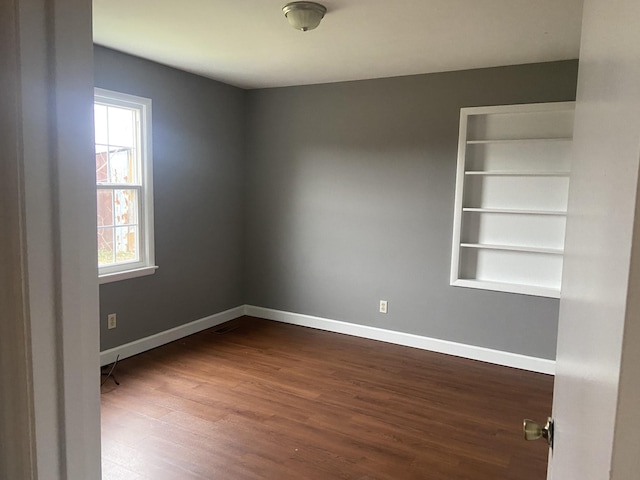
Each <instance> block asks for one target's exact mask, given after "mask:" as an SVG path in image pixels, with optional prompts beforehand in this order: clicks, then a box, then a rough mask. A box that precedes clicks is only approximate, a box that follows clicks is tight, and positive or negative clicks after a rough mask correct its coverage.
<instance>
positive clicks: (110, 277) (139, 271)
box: [98, 265, 158, 285]
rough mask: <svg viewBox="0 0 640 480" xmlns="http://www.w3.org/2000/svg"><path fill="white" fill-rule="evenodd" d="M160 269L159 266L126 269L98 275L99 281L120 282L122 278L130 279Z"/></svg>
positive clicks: (101, 282)
mask: <svg viewBox="0 0 640 480" xmlns="http://www.w3.org/2000/svg"><path fill="white" fill-rule="evenodd" d="M157 269H158V267H157V266H155V265H154V266H153V267H143V268H136V269H135V270H125V271H123V272H115V273H105V274H104V275H100V276H99V277H98V283H99V284H100V285H102V284H103V283H111V282H118V281H120V280H129V279H131V278H137V277H144V276H146V275H153V274H154V273H156V270H157Z"/></svg>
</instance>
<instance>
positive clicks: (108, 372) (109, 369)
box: [100, 355, 120, 386]
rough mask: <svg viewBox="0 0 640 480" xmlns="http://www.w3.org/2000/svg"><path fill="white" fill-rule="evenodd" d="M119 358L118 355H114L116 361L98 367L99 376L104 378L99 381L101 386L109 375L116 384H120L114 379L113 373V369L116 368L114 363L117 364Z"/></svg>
mask: <svg viewBox="0 0 640 480" xmlns="http://www.w3.org/2000/svg"><path fill="white" fill-rule="evenodd" d="M119 359H120V355H118V356H116V361H115V362H113V363H112V364H110V365H105V366H104V367H101V368H100V376H102V377H104V380H102V382H101V383H100V386H103V385H104V384H105V383H106V382H107V380H109V377H111V378H113V381H114V382H115V384H116V385H120V382H119V381H118V380H116V376H115V375H114V374H113V371H114V370H115V369H116V365H118V360H119Z"/></svg>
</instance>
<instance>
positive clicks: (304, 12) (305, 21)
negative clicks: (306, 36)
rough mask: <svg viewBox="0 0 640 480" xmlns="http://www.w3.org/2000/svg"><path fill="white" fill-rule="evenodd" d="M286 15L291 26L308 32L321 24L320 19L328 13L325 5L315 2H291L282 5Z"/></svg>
mask: <svg viewBox="0 0 640 480" xmlns="http://www.w3.org/2000/svg"><path fill="white" fill-rule="evenodd" d="M282 11H283V12H284V16H285V17H287V20H289V23H290V24H291V26H292V27H293V28H295V29H297V30H302V31H303V32H306V31H307V30H313V29H314V28H316V27H317V26H318V25H320V20H322V17H324V14H325V13H327V9H326V7H325V6H324V5H320V4H319V3H315V2H291V3H287V4H286V5H285V6H284V7H282Z"/></svg>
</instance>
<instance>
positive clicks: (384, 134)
mask: <svg viewBox="0 0 640 480" xmlns="http://www.w3.org/2000/svg"><path fill="white" fill-rule="evenodd" d="M576 76H577V61H567V62H554V63H547V64H536V65H523V66H514V67H502V68H492V69H482V70H473V71H463V72H449V73H439V74H431V75H420V76H410V77H400V78H391V79H381V80H369V81H361V82H347V83H337V84H327V85H314V86H303V87H290V88H279V89H267V90H254V91H250V92H249V93H248V116H247V125H248V131H247V134H248V136H247V139H246V143H247V148H248V151H247V162H248V163H247V172H246V186H245V189H244V191H245V195H246V214H247V218H246V237H245V256H246V260H245V285H246V288H245V292H246V293H245V294H246V301H247V303H249V304H252V305H257V306H261V307H268V308H274V309H281V310H286V311H291V312H299V313H304V314H309V315H317V316H321V317H327V318H331V319H336V320H344V321H347V322H353V323H358V324H363V325H370V326H374V327H381V328H387V329H391V330H397V331H402V332H409V333H415V334H418V335H425V336H429V337H435V338H440V339H446V340H452V341H456V342H462V343H467V344H472V345H479V346H484V347H489V348H495V349H498V350H504V351H510V352H517V353H522V354H526V355H533V356H539V357H543V358H555V345H556V333H557V319H558V300H553V299H546V298H538V297H530V296H524V295H516V294H508V293H497V292H490V291H483V290H474V289H467V288H461V287H452V286H449V267H450V257H451V235H452V223H453V203H454V186H455V170H456V154H457V135H458V121H459V110H460V107H464V106H478V105H501V104H513V103H530V102H548V101H563V100H573V99H575V87H576ZM379 299H386V300H388V301H389V313H388V314H387V315H383V314H379V313H378V312H377V310H378V300H379Z"/></svg>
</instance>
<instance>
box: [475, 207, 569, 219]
mask: <svg viewBox="0 0 640 480" xmlns="http://www.w3.org/2000/svg"><path fill="white" fill-rule="evenodd" d="M462 211H463V212H476V213H509V214H516V215H556V216H559V217H564V216H566V215H567V212H563V211H554V210H514V209H509V208H474V207H463V209H462Z"/></svg>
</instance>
